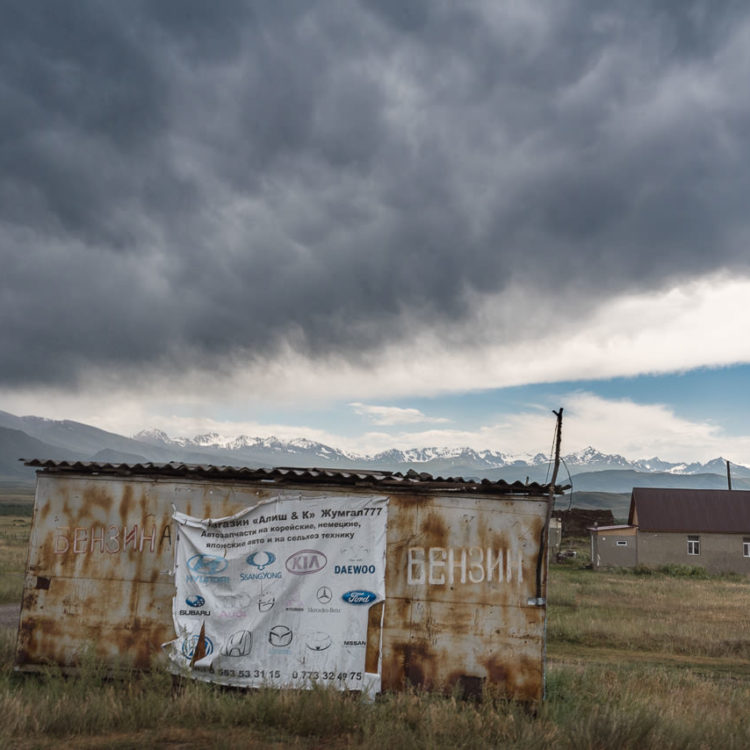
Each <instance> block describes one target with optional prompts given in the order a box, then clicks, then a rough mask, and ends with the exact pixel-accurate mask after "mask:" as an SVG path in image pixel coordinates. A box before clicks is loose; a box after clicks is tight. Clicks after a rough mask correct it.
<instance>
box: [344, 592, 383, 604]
mask: <svg viewBox="0 0 750 750" xmlns="http://www.w3.org/2000/svg"><path fill="white" fill-rule="evenodd" d="M341 598H342V599H343V600H344V601H345V602H346V603H347V604H370V602H374V601H375V600H376V599H377V598H378V595H377V594H373V592H372V591H347V592H346V593H345V594H342V595H341Z"/></svg>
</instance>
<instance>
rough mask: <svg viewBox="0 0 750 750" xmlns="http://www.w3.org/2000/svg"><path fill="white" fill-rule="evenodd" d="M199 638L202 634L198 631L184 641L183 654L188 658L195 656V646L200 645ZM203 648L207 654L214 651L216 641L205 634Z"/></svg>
mask: <svg viewBox="0 0 750 750" xmlns="http://www.w3.org/2000/svg"><path fill="white" fill-rule="evenodd" d="M199 640H200V635H199V634H198V633H196V634H195V635H189V636H188V637H187V638H185V640H184V641H183V642H182V655H183V656H184V657H185V658H186V659H192V658H193V654H194V653H195V647H196V646H197V645H198V641H199ZM203 648H204V649H205V651H206V656H208V655H209V654H212V653H213V652H214V643H213V641H212V640H211V639H210V638H209V637H208V636H207V635H204V636H203Z"/></svg>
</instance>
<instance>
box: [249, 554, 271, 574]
mask: <svg viewBox="0 0 750 750" xmlns="http://www.w3.org/2000/svg"><path fill="white" fill-rule="evenodd" d="M245 561H246V562H247V564H248V565H252V566H253V567H254V568H257V569H258V570H263V569H264V568H267V567H268V566H269V565H273V564H274V563H275V562H276V555H274V554H273V552H253V553H252V554H250V555H248V556H247V557H246V558H245Z"/></svg>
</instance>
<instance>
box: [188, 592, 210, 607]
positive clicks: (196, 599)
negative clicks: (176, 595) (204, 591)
mask: <svg viewBox="0 0 750 750" xmlns="http://www.w3.org/2000/svg"><path fill="white" fill-rule="evenodd" d="M205 603H206V600H205V599H204V598H203V597H202V596H198V594H192V595H191V596H189V597H187V599H185V604H187V605H188V607H193V608H194V609H195V608H197V607H202V606H203V605H204V604H205Z"/></svg>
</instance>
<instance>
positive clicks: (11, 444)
mask: <svg viewBox="0 0 750 750" xmlns="http://www.w3.org/2000/svg"><path fill="white" fill-rule="evenodd" d="M19 458H50V459H55V460H81V461H103V462H117V463H137V462H144V461H153V462H168V461H180V462H185V463H204V464H216V465H228V466H256V467H261V466H263V467H271V466H309V467H319V468H324V467H335V468H342V469H346V468H359V469H375V470H388V471H401V472H406V471H409V470H410V469H414V470H416V471H420V472H427V473H429V474H432V475H434V476H442V477H458V476H461V477H464V478H475V479H485V478H486V479H490V480H493V481H495V480H499V479H504V480H506V481H510V482H514V481H518V480H520V481H527V480H528V481H531V482H547V481H549V479H550V475H551V468H550V457H549V456H547V455H545V454H543V453H537V454H531V453H529V454H518V453H512V452H502V451H496V450H475V449H473V448H468V447H466V448H440V447H428V448H411V449H408V450H400V449H396V448H393V449H390V450H386V451H382V452H380V453H376V454H373V455H364V454H357V453H353V452H350V451H344V450H340V449H338V448H336V447H333V446H330V445H324V444H322V443H318V442H314V441H312V440H308V439H306V438H297V439H294V440H281V439H279V438H276V437H250V436H245V435H242V436H239V437H227V436H222V435H220V434H218V433H215V432H209V433H205V434H201V435H196V436H194V437H191V438H187V437H175V438H172V437H170V436H169V435H167V434H166V433H165V432H163V431H161V430H155V429H152V430H144V431H142V432H139V433H138V434H136V435H134V436H132V437H125V436H123V435H117V434H115V433H112V432H107V431H105V430H101V429H99V428H97V427H92V426H91V425H86V424H82V423H80V422H73V421H70V420H52V419H45V418H41V417H33V416H26V417H17V416H15V415H13V414H9V413H7V412H3V411H0V481H6V480H7V481H24V482H29V483H31V482H33V476H34V475H33V471H32V470H30V469H28V468H27V467H24V466H23V465H22V464H20V463H19V461H18V459H19ZM726 471H727V470H726V461H725V460H724V459H723V458H715V459H713V460H711V461H708V462H706V463H687V462H670V461H663V460H661V459H659V458H656V457H654V458H649V459H628V458H625V457H624V456H621V455H617V454H608V453H603V452H601V451H598V450H596V449H595V448H592V447H589V448H586V449H585V450H582V451H578V452H576V453H568V454H565V455H564V456H563V466H562V467H561V469H560V473H559V474H558V482H559V483H561V484H567V483H571V484H572V485H573V487H574V489H575V490H576V491H580V492H616V493H628V494H629V493H630V490H631V489H632V488H633V487H635V486H657V487H694V488H716V489H720V488H725V487H726V486H727V477H726ZM731 474H732V485H733V487H734V488H735V489H750V468H748V467H746V466H741V465H738V464H732V466H731Z"/></svg>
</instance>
